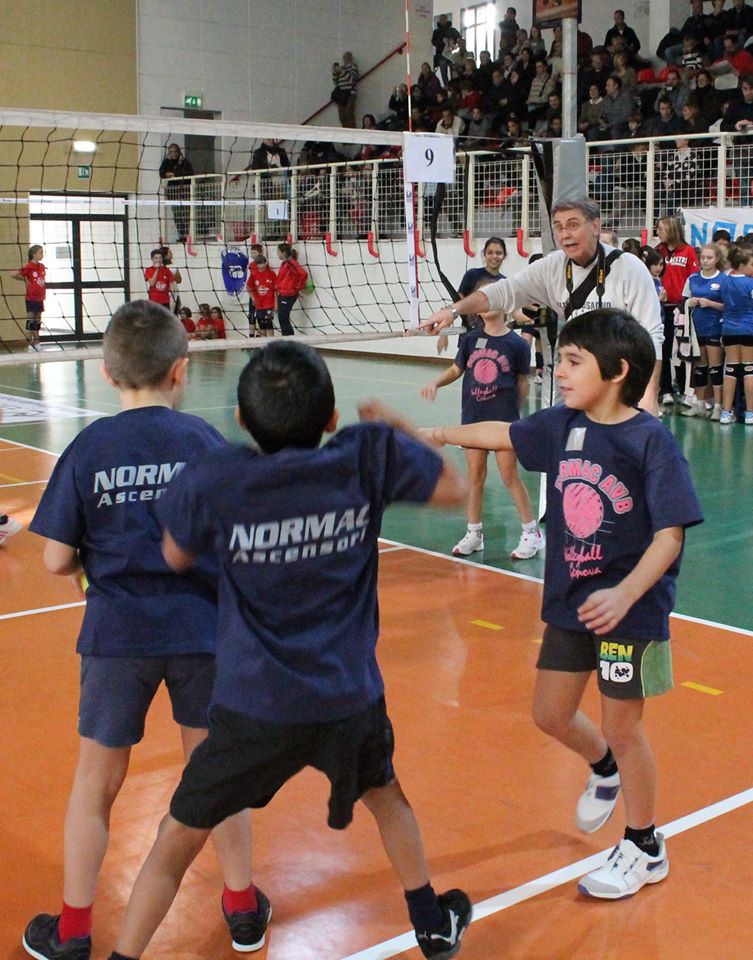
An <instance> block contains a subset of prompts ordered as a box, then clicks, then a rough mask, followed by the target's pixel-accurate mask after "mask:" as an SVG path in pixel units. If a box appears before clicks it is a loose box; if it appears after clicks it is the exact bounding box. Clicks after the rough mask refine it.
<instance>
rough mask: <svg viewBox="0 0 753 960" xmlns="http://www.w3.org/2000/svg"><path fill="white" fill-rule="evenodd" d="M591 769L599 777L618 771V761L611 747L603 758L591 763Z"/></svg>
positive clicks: (609, 775)
mask: <svg viewBox="0 0 753 960" xmlns="http://www.w3.org/2000/svg"><path fill="white" fill-rule="evenodd" d="M591 769H592V770H593V772H594V773H595V774H596V776H597V777H611V776H612V774H613V773H617V761H616V760H615V759H614V757H613V756H612V751H611V750H610V749H609V747H607V752H606V753H605V754H604V756H603V757H602V758H601V760H599V761H597V762H596V763H592V764H591Z"/></svg>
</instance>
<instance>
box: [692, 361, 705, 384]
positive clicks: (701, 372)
mask: <svg viewBox="0 0 753 960" xmlns="http://www.w3.org/2000/svg"><path fill="white" fill-rule="evenodd" d="M708 380H709V368H708V367H702V366H701V365H700V364H698V365H697V366H695V367H693V377H692V384H693V386H694V387H705V386H706V384H707V383H708Z"/></svg>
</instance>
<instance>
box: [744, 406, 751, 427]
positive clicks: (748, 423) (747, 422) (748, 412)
mask: <svg viewBox="0 0 753 960" xmlns="http://www.w3.org/2000/svg"><path fill="white" fill-rule="evenodd" d="M745 426H746V427H753V410H746V411H745Z"/></svg>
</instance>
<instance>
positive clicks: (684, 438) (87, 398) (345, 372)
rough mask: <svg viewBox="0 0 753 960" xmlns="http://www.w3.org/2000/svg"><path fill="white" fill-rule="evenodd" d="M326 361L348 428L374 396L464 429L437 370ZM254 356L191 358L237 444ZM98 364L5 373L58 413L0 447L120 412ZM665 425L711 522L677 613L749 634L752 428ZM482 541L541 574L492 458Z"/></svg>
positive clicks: (209, 401)
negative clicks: (438, 384) (523, 547)
mask: <svg viewBox="0 0 753 960" xmlns="http://www.w3.org/2000/svg"><path fill="white" fill-rule="evenodd" d="M325 357H326V360H327V363H328V365H329V368H330V370H331V372H332V375H333V378H334V382H335V389H336V393H337V399H338V406H339V408H340V414H341V421H340V422H341V423H349V422H351V421H352V420H354V419H355V418H356V416H357V413H356V408H357V406H358V404H359V402H360V401H362V400H363V399H364V398H367V397H370V396H378V397H379V398H380V399H381V400H382V401H384V402H385V403H388V404H390V405H392V406H394V407H396V408H397V409H398V410H400V411H401V412H402V413H403V414H404V415H407V416H408V417H410V418H411V419H412V420H413V421H414V422H416V423H417V424H419V425H429V424H438V423H454V422H457V421H458V417H459V410H460V385H459V383H458V384H454V385H452V386H450V387H446V388H444V389H443V390H441V391H439V393H438V396H437V400H436V402H435V403H434V404H431V403H428V402H425V401H423V400H421V398H420V396H419V391H420V388H421V386H422V385H423V384H424V383H426V382H427V381H428V380H430V379H431V378H432V377H434V376H436V373H437V369H438V368H437V366H436V364H430V363H426V362H418V361H405V360H381V359H377V358H374V357H365V358H354V357H351V356H342V355H340V354H333V353H330V354H325ZM245 358H246V353H245V352H243V351H238V352H234V351H229V352H226V353H225V352H217V353H214V352H203V353H194V354H192V357H191V365H190V375H189V385H188V390H187V392H186V397H185V400H184V404H183V409H184V410H186V411H189V412H191V413H196V414H199V415H201V416H203V417H205V418H206V419H207V420H208V421H209V422H210V423H212V424H214V425H215V426H216V427H217V428H218V429H219V430H221V431H222V432H223V433H224V434H225V435H226V436H227V437H228V438H229V439H231V440H242V439H243V435H242V433H241V431H240V429H239V428H238V426H237V425H236V423H235V421H234V418H233V407H234V402H235V385H236V382H237V378H238V374H239V372H240V369H241V367H242V366H243V364H244V362H245ZM100 362H101V361H99V360H86V361H65V362H59V363H58V362H54V363H41V364H31V365H28V366H6V367H0V394H7V395H12V396H17V397H19V398H28V399H34V400H42V401H45V402H46V403H49V404H51V405H52V408H53V409H52V411H51V414H50V416H49V419H46V420H44V421H43V422H35V423H18V424H14V423H3V422H1V421H0V438H4V439H7V440H10V441H16V442H20V443H23V444H28V445H30V446H33V447H37V448H41V449H43V450H46V451H50V452H52V453H60V452H62V450H63V449H64V448H65V446H66V445H67V444H68V443H69V442H70V440H71V439H72V438H73V437H74V436H75V435H76V433H77V432H78V431H79V430H80V429H81V428H82V427H84V426H85V425H86V423H88V422H90V421H91V419H92V417H86V418H83V417H66V418H58V417H56V416H55V415H54V407H55V406H58V405H68V406H75V407H82V408H86V409H87V410H89V411H95V412H98V413H101V414H111V413H114V412H116V411H117V409H118V398H117V395H116V393H115V392H114V391H113V390H112V389H111V388H110V387H109V386H108V385H107V384H106V383H105V381H104V380H103V379H102V377H101V375H100V371H99V368H100ZM539 389H540V388H537V387H532V390H531V396H530V398H529V404H530V405H531V408H532V409H533V408H535V405H536V404H537V402H538V399H539V397H538V390H539ZM0 407H2V398H0ZM94 415H96V413H95V414H94ZM665 422H666V423H667V425H668V427H669V428H670V429H671V430H672V432H673V433H674V434H675V436H676V437H677V439H678V441H679V443H680V445H681V447H682V449H683V451H684V453H685V456H686V457H687V458H688V460H689V462H690V465H691V469H692V473H693V477H694V479H695V482H696V485H697V488H698V492H699V496H700V499H701V503H702V505H703V509H704V513H705V516H706V522H705V523H704V524H703V525H702V526H700V527H696V528H694V529H693V530H691V531H690V533H689V535H688V540H687V544H686V549H685V556H684V561H683V566H682V572H681V575H680V580H679V585H678V596H677V607H676V611H677V612H678V613H680V614H683V615H685V616H688V617H695V618H699V619H702V620H708V621H712V622H715V623H719V624H726V625H728V626H732V627H736V628H739V629H743V630H751V629H753V591H750V590H748V589H747V588H746V587H745V584H746V582H747V573H748V571H749V570H751V569H753V523H751V510H750V508H749V506H748V504H749V503H750V502H753V429H750V428H749V429H747V430H746V429H745V427H743V426H742V425H741V424H736V425H732V426H727V427H720V426H719V424H716V423H714V424H712V423H708V422H705V421H701V420H698V419H695V418H688V417H681V416H679V415H673V416H668V417H666V419H665ZM450 455H451V456H452V457H454V458H456V459H457V461H458V462H460V463H462V462H463V456H462V453H461V452H460V451H459V450H452V451H451V453H450ZM524 477H525V481H526V483H527V485H528V488H529V490H530V493H531V497H532V501H533V502H534V504H535V503H536V502H537V498H538V487H539V479H538V476H532V475H526V474H524ZM0 482H2V477H0ZM0 507H2V504H1V503H0ZM3 509H7V507H3ZM464 528H465V517H464V514H463V512H462V511H461V510H455V511H447V512H443V513H439V512H437V511H421V510H415V509H410V508H400V507H395V508H392V509H391V510H390V511H389V512H388V514H387V517H386V519H385V523H384V527H383V535H384V536H385V537H386V538H388V539H392V540H396V541H400V542H401V543H407V544H410V545H412V546H418V547H422V548H424V549H427V550H431V551H436V552H439V553H449V552H450V550H451V548H452V545H453V544H454V543H455V542H456V541H457V540H458V539H459V538H460V536H461V535H462V533H463V531H464ZM484 532H485V541H486V550H485V552H484V553H483V554H477V555H475V558H478V560H479V562H482V563H485V564H487V565H489V566H493V567H497V568H502V569H508V570H514V571H515V572H517V573H520V574H523V575H525V576H530V577H535V578H540V577H541V576H542V574H543V557H541V556H539V557H536V558H535V559H534V560H528V561H523V562H513V561H512V560H511V559H510V556H509V553H510V550H511V549H512V547H513V546H514V545H515V544H516V543H517V537H518V534H519V526H518V521H517V517H516V514H515V511H514V509H513V507H512V504H511V502H510V499H509V497H508V496H507V493H506V491H505V489H504V487H503V486H502V483H501V481H500V479H499V476H498V475H497V473H496V469H495V468H494V463H493V461H492V460H491V458H490V464H489V478H488V480H487V486H486V497H485V507H484ZM475 558H474V559H475Z"/></svg>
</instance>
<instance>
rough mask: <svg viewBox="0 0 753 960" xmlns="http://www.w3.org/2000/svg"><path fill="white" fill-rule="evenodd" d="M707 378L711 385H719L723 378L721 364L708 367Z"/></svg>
mask: <svg viewBox="0 0 753 960" xmlns="http://www.w3.org/2000/svg"><path fill="white" fill-rule="evenodd" d="M709 380H710V381H711V386H712V387H721V385H722V380H724V373H723V371H722V365H721V364H717V365H716V366H715V367H709Z"/></svg>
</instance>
